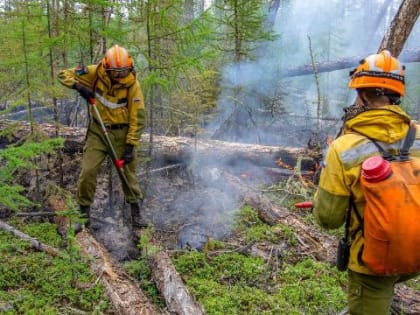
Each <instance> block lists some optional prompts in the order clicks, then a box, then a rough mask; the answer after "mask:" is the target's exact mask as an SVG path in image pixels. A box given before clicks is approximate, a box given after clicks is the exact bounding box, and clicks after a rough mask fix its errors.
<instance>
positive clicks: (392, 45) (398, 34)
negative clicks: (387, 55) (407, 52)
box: [378, 0, 420, 57]
mask: <svg viewBox="0 0 420 315" xmlns="http://www.w3.org/2000/svg"><path fill="white" fill-rule="evenodd" d="M419 14H420V1H419V0H404V1H403V2H402V3H401V5H400V8H399V9H398V12H397V14H396V15H395V17H394V19H393V20H392V22H391V25H390V27H389V28H388V31H387V32H386V34H385V36H384V38H383V39H382V43H381V45H380V46H379V50H378V52H380V51H381V50H383V49H388V50H389V51H390V52H391V54H392V55H393V56H395V57H398V56H399V55H400V53H401V51H402V49H403V47H404V43H405V41H406V40H407V38H408V36H409V35H410V32H411V30H412V28H413V27H414V24H416V21H417V18H418V17H419Z"/></svg>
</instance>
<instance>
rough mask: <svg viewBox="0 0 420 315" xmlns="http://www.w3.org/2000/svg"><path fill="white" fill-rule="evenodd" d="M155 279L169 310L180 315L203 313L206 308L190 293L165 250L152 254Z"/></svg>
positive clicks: (198, 314) (199, 314)
mask: <svg viewBox="0 0 420 315" xmlns="http://www.w3.org/2000/svg"><path fill="white" fill-rule="evenodd" d="M151 258H152V264H153V268H152V275H153V279H154V281H155V283H156V285H157V287H158V289H159V292H160V293H161V294H162V296H163V297H164V299H165V301H166V305H167V307H168V310H169V311H170V312H171V313H174V314H178V315H189V314H194V315H201V314H205V312H204V309H203V307H202V306H201V305H199V304H198V303H197V302H196V301H195V299H194V298H193V297H192V296H191V295H190V293H189V292H188V289H187V288H186V287H185V285H184V282H183V281H182V279H181V277H180V275H179V274H178V272H177V271H176V270H175V268H174V266H173V264H172V262H171V259H170V258H169V256H168V254H167V253H166V252H165V251H160V252H158V253H157V254H155V255H152V257H151Z"/></svg>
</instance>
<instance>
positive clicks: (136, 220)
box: [130, 202, 147, 228]
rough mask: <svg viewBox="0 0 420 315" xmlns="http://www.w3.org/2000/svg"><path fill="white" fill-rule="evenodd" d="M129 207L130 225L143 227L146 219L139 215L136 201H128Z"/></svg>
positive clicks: (145, 224)
mask: <svg viewBox="0 0 420 315" xmlns="http://www.w3.org/2000/svg"><path fill="white" fill-rule="evenodd" d="M130 209H131V225H132V226H133V228H145V227H147V223H146V221H144V220H143V218H142V217H141V212H140V204H139V203H137V202H134V203H130Z"/></svg>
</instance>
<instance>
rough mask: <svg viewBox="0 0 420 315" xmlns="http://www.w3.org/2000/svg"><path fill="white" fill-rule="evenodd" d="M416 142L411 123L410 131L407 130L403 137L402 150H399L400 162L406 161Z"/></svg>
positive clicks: (414, 130) (414, 127)
mask: <svg viewBox="0 0 420 315" xmlns="http://www.w3.org/2000/svg"><path fill="white" fill-rule="evenodd" d="M414 140H416V126H415V125H414V124H413V123H411V124H410V129H408V132H407V135H406V136H405V139H404V143H403V146H402V148H401V149H400V160H401V161H407V160H408V157H409V155H410V152H409V151H410V148H411V146H412V145H413V143H414Z"/></svg>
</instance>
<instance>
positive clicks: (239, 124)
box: [209, 0, 420, 146]
mask: <svg viewBox="0 0 420 315" xmlns="http://www.w3.org/2000/svg"><path fill="white" fill-rule="evenodd" d="M400 3H401V1H389V0H371V1H351V2H349V1H339V0H337V1H331V0H318V1H312V2H308V1H305V0H296V1H290V2H287V3H285V2H281V5H280V8H279V11H278V12H277V18H276V21H275V24H274V29H273V30H274V32H275V33H276V34H277V35H278V38H277V39H276V40H275V41H270V42H266V43H264V44H263V45H262V46H261V47H260V53H259V56H258V58H257V59H256V60H255V61H243V62H241V63H237V64H231V65H228V66H227V67H226V68H225V69H223V72H222V82H221V87H222V91H221V94H220V98H219V101H218V111H219V113H218V114H219V115H218V116H217V118H216V119H215V120H214V121H213V123H212V124H210V126H209V132H210V133H211V134H213V135H214V138H216V139H221V140H228V141H238V142H249V143H263V144H271V145H291V146H303V145H305V144H306V143H307V141H308V140H309V138H310V137H311V136H312V135H313V133H314V132H315V128H316V126H318V125H320V126H321V129H322V131H323V132H324V133H325V134H335V133H336V131H337V129H338V127H339V125H340V122H339V120H340V118H341V116H342V114H343V111H342V109H343V108H344V107H346V106H348V105H350V104H351V103H352V102H353V100H354V98H355V93H354V91H351V90H349V89H348V88H347V84H348V73H349V70H351V69H342V70H337V71H332V72H326V73H319V74H318V77H317V78H315V76H314V74H309V75H303V76H297V77H287V76H285V75H284V73H285V72H286V70H287V69H291V68H294V67H297V66H302V65H308V66H309V67H311V65H312V58H313V60H314V62H315V63H323V62H328V61H336V60H341V59H345V58H351V57H354V56H366V55H369V54H372V53H376V51H377V49H378V47H379V45H380V43H381V40H382V38H383V36H384V34H385V32H386V30H387V29H388V27H389V24H390V22H391V20H392V18H393V17H394V15H395V14H396V12H397V10H398V7H399V5H400ZM419 37H420V25H419V23H417V25H416V26H415V28H414V29H413V31H412V33H411V35H410V37H409V39H408V41H407V43H406V45H405V47H406V48H410V47H413V48H419V47H418V42H419ZM416 45H417V47H416ZM311 55H312V56H311ZM311 57H312V58H311ZM354 66H356V64H355V65H354ZM410 67H417V69H418V64H417V65H416V64H412V65H411V64H410V65H407V68H408V73H410V69H409V68H410ZM413 79H414V80H417V82H415V83H414V85H418V84H419V82H418V80H419V79H418V78H411V80H413ZM411 84H413V83H411ZM318 90H319V92H318ZM318 99H320V105H319V106H320V107H321V109H322V117H323V118H326V120H321V121H318V120H317V107H318Z"/></svg>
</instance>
